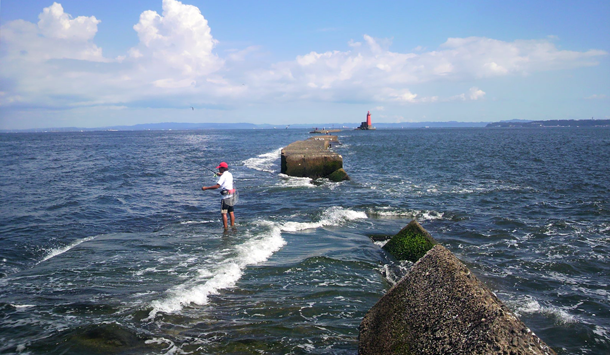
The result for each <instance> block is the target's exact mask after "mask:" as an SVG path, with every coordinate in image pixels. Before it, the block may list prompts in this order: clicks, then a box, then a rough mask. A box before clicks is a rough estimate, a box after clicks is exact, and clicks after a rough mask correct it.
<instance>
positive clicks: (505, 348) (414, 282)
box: [358, 221, 555, 355]
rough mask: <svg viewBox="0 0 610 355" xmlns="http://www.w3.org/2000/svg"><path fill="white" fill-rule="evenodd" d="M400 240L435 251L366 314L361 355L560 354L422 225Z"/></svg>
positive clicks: (412, 226)
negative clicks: (535, 333)
mask: <svg viewBox="0 0 610 355" xmlns="http://www.w3.org/2000/svg"><path fill="white" fill-rule="evenodd" d="M422 236H423V237H422ZM395 238H398V239H402V240H406V242H405V243H402V242H401V246H402V247H401V248H400V249H401V250H402V251H404V249H408V248H409V247H410V246H413V250H412V251H408V252H407V253H406V254H408V255H417V254H418V253H421V250H422V244H425V245H427V246H428V247H429V250H428V251H427V252H425V255H424V256H423V257H421V258H420V259H419V260H418V261H417V262H416V263H415V264H414V265H413V267H412V268H411V270H409V272H408V273H407V275H406V276H405V277H404V278H403V279H402V280H401V281H400V282H398V283H397V284H396V285H394V287H392V288H391V289H390V290H389V291H388V293H387V294H385V295H384V296H383V297H382V298H381V299H380V300H379V302H377V304H376V305H375V306H373V308H371V309H370V310H369V312H368V313H367V314H366V316H365V317H364V319H363V321H362V323H361V325H360V335H359V346H358V353H359V354H362V355H371V354H555V352H554V351H553V350H552V349H550V348H549V347H548V346H547V345H546V344H545V343H544V342H543V341H542V340H540V338H538V337H537V336H536V335H534V333H532V331H531V330H530V329H528V328H527V327H526V326H525V324H523V322H521V321H520V320H519V319H518V318H517V317H516V316H515V315H514V314H513V313H511V311H510V310H509V309H508V308H507V307H506V306H505V305H504V304H503V303H502V302H501V301H500V300H499V299H498V298H497V297H496V296H495V295H494V294H493V293H492V292H491V291H490V290H489V289H488V288H487V287H486V286H485V285H484V284H483V283H482V282H481V281H480V280H479V279H477V277H476V276H474V275H473V274H472V272H471V271H470V270H469V269H468V268H467V267H466V266H465V265H464V264H463V263H462V262H461V261H460V260H458V259H457V258H456V257H455V256H454V255H453V254H452V253H451V252H450V251H449V250H447V249H446V248H445V247H443V246H441V245H440V244H436V242H434V239H432V237H431V236H430V235H429V234H428V232H426V231H425V230H424V229H423V228H421V226H420V225H419V224H417V222H415V221H414V222H411V223H410V224H409V225H408V226H407V227H405V228H404V229H403V230H401V232H400V233H398V234H397V236H395V237H393V238H392V240H394V239H395ZM388 243H390V242H388ZM424 248H426V247H424Z"/></svg>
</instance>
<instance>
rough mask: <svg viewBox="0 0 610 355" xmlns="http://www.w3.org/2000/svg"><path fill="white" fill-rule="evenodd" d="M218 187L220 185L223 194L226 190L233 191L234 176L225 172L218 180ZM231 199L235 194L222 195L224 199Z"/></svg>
mask: <svg viewBox="0 0 610 355" xmlns="http://www.w3.org/2000/svg"><path fill="white" fill-rule="evenodd" d="M218 185H220V191H221V193H222V191H225V190H233V175H232V174H231V173H230V172H228V171H225V172H224V173H222V175H220V179H218ZM229 197H233V194H232V193H230V194H226V195H222V198H223V199H225V198H229Z"/></svg>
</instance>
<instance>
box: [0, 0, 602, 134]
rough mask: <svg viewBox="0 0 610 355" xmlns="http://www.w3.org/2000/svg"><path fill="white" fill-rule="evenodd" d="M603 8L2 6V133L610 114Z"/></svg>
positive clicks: (67, 0)
mask: <svg viewBox="0 0 610 355" xmlns="http://www.w3.org/2000/svg"><path fill="white" fill-rule="evenodd" d="M608 18H610V2H608V1H510V2H507V1H462V2H445V1H429V2H421V1H376V2H372V1H328V0H327V1H307V2H289V1H230V2H226V1H225V2H220V1H202V0H183V1H178V0H152V1H141V0H140V1H137V0H122V1H114V0H106V1H89V0H64V1H62V0H59V1H57V2H52V1H39V0H29V1H27V2H25V1H17V0H2V2H1V3H0V26H1V28H0V129H25V128H47V127H104V126H111V125H132V124H137V123H155V122H251V123H270V124H278V125H279V124H295V123H311V124H312V125H316V124H320V123H350V122H353V123H354V124H355V125H357V124H358V123H359V122H361V121H363V120H364V119H365V117H366V112H367V111H371V114H372V116H373V123H375V122H422V121H468V122H481V121H485V122H493V121H500V120H509V119H528V120H539V119H585V118H591V117H595V118H599V119H602V118H605V119H608V118H610V80H609V79H610V55H609V54H610V24H609V23H610V22H609V21H608ZM191 107H193V108H195V109H194V110H193V109H191Z"/></svg>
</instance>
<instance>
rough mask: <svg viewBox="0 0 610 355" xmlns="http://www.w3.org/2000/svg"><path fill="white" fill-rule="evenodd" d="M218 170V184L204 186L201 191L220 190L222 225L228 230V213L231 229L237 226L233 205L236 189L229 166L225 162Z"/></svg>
mask: <svg viewBox="0 0 610 355" xmlns="http://www.w3.org/2000/svg"><path fill="white" fill-rule="evenodd" d="M216 169H218V171H219V172H218V175H219V176H220V179H218V183H217V184H216V185H213V186H204V187H202V188H201V189H202V190H203V191H205V190H214V189H220V194H221V195H222V197H221V200H220V214H221V215H222V223H223V224H224V227H225V229H228V228H229V227H228V223H227V222H228V221H227V213H228V214H229V217H230V218H231V227H233V226H235V213H234V212H233V205H234V204H235V196H234V195H235V188H234V187H233V174H231V173H230V172H229V165H228V164H227V163H225V162H224V161H223V162H222V163H220V164H218V166H217V167H216Z"/></svg>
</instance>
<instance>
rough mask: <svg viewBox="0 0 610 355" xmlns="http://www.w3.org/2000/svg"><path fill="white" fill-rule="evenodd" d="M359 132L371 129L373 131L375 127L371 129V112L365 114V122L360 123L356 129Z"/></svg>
mask: <svg viewBox="0 0 610 355" xmlns="http://www.w3.org/2000/svg"><path fill="white" fill-rule="evenodd" d="M356 129H359V130H365V131H368V130H371V129H375V127H373V124H372V123H371V111H367V113H366V121H364V122H362V123H361V124H360V127H358V128H356Z"/></svg>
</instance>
